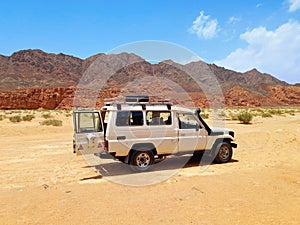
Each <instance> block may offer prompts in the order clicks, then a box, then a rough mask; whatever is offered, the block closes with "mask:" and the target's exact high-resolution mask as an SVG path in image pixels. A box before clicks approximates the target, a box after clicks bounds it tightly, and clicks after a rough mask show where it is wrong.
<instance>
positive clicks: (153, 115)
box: [146, 111, 172, 126]
mask: <svg viewBox="0 0 300 225" xmlns="http://www.w3.org/2000/svg"><path fill="white" fill-rule="evenodd" d="M146 118H147V125H150V126H151V125H171V124H172V117H171V112H170V111H147V112H146Z"/></svg>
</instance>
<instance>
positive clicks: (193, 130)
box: [73, 96, 237, 171]
mask: <svg viewBox="0 0 300 225" xmlns="http://www.w3.org/2000/svg"><path fill="white" fill-rule="evenodd" d="M73 119H74V140H73V141H74V145H73V146H74V153H77V154H80V153H81V154H99V155H100V156H102V157H104V156H107V155H109V156H113V157H115V158H117V159H119V160H120V161H122V162H124V163H127V164H130V165H131V166H132V167H133V168H136V169H137V170H139V171H144V170H147V169H148V168H149V167H150V166H151V165H152V164H153V163H154V162H155V159H157V158H163V157H165V156H168V155H183V154H190V153H194V154H195V153H197V152H199V151H203V150H208V151H210V152H211V157H214V160H215V162H217V163H226V162H229V161H230V160H231V158H232V148H236V147H237V144H235V143H234V142H233V141H234V132H233V131H232V130H229V129H225V128H213V127H211V128H210V127H209V126H208V125H207V124H206V123H205V121H204V120H203V119H202V118H201V116H200V109H199V108H198V109H195V110H192V109H188V108H184V107H178V106H173V105H172V104H171V103H170V102H167V101H159V102H151V101H149V97H148V96H127V97H125V101H121V102H120V101H112V100H109V101H107V102H105V106H103V107H102V108H101V110H74V111H73Z"/></svg>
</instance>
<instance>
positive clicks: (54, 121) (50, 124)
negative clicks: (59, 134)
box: [40, 119, 62, 127]
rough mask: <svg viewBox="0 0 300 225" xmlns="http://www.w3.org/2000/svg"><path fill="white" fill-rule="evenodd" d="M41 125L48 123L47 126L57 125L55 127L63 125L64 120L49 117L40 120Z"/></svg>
mask: <svg viewBox="0 0 300 225" xmlns="http://www.w3.org/2000/svg"><path fill="white" fill-rule="evenodd" d="M40 124H41V125H46V126H55V127H61V126H62V121H61V120H56V119H47V120H44V121H42V122H40Z"/></svg>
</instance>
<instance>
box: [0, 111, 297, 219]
mask: <svg viewBox="0 0 300 225" xmlns="http://www.w3.org/2000/svg"><path fill="white" fill-rule="evenodd" d="M57 117H61V119H62V120H63V126H62V127H52V126H41V125H40V124H39V121H40V119H39V118H35V119H34V120H33V121H31V122H20V123H12V122H10V121H9V120H8V119H5V120H3V121H0V141H1V145H0V146H1V147H0V153H1V157H0V178H1V179H0V199H1V201H0V224H230V225H231V224H251V225H253V224H276V225H277V224H299V223H300V204H299V203H300V114H299V113H298V114H296V115H295V116H291V115H286V116H274V117H273V118H261V117H255V118H254V120H253V123H252V124H250V125H243V124H240V123H239V122H237V121H226V126H227V127H229V128H232V129H234V130H235V133H236V143H237V144H238V148H237V149H235V150H234V156H233V160H232V161H231V162H230V163H227V164H211V165H206V166H204V167H203V166H202V167H200V166H199V160H198V158H191V159H190V161H189V162H188V163H187V165H186V166H185V167H184V168H181V169H180V168H177V169H179V172H178V173H176V174H175V175H174V176H172V177H170V178H168V179H166V180H164V181H161V182H158V183H155V184H153V185H146V186H143V185H142V186H139V187H136V186H129V185H123V184H118V183H115V182H112V181H110V180H109V179H107V178H106V177H105V176H101V175H100V174H99V173H97V171H96V170H95V167H93V166H91V165H89V164H88V163H87V162H86V161H85V159H84V158H83V157H82V156H76V155H73V152H72V151H73V150H72V118H71V117H64V116H62V115H57ZM208 122H209V121H208ZM183 157H184V156H183ZM170 160H175V161H176V158H175V159H172V158H171V159H170ZM117 164H118V162H116V165H117ZM175 164H176V163H175ZM168 169H174V170H176V168H168ZM163 170H164V169H162V171H163ZM155 172H156V173H159V171H155ZM148 173H151V171H150V172H148ZM118 176H121V177H122V176H123V177H126V176H127V177H128V178H129V179H130V177H131V178H132V176H134V175H132V174H130V173H129V172H128V173H127V172H126V171H125V172H124V173H123V174H118Z"/></svg>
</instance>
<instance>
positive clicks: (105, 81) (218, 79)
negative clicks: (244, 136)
mask: <svg viewBox="0 0 300 225" xmlns="http://www.w3.org/2000/svg"><path fill="white" fill-rule="evenodd" d="M196 80H197V81H196ZM78 90H84V91H81V92H80V91H78ZM76 93H80V94H79V95H78V94H76ZM133 93H144V94H149V95H151V96H160V97H165V98H170V99H171V100H172V101H174V102H175V103H178V104H185V105H188V104H187V102H190V103H193V104H195V105H197V106H201V107H203V106H206V107H207V106H210V101H211V99H212V98H214V99H217V98H220V99H222V98H223V99H224V100H225V103H226V105H227V106H261V105H262V106H264V105H269V106H270V105H300V87H299V85H289V84H287V83H286V82H284V81H280V80H278V79H276V78H275V77H273V76H271V75H269V74H264V73H260V72H259V71H257V70H256V69H253V70H251V71H248V72H246V73H238V72H235V71H232V70H227V69H225V68H223V67H218V66H216V65H214V64H206V63H204V62H202V61H198V62H192V63H189V64H186V65H181V64H178V63H175V62H173V61H171V60H166V61H163V62H160V63H158V64H150V63H149V62H147V61H145V60H144V59H142V58H141V57H139V56H137V55H134V54H128V53H121V54H111V55H106V54H97V55H94V56H92V57H89V58H87V59H84V60H82V59H79V58H76V57H73V56H69V55H64V54H48V53H45V52H43V51H41V50H22V51H19V52H16V53H14V54H12V55H11V56H8V57H7V56H1V55H0V108H1V109H18V108H30V109H36V108H47V109H55V108H72V107H73V105H74V104H75V105H76V104H77V105H76V106H78V107H81V106H84V105H85V106H89V103H88V102H89V101H90V100H91V99H92V98H94V100H95V99H96V100H95V103H92V104H94V105H97V106H100V105H102V104H103V99H104V98H106V97H116V96H119V95H121V96H123V95H126V94H133ZM74 96H76V97H75V99H76V101H75V102H74ZM77 96H80V97H77Z"/></svg>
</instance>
